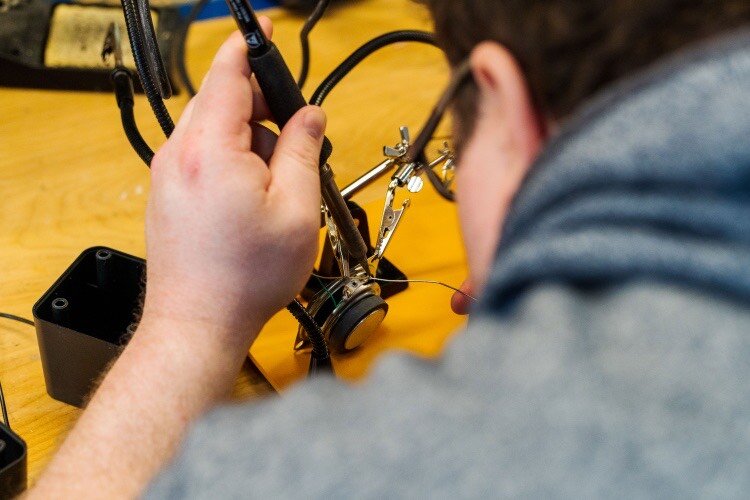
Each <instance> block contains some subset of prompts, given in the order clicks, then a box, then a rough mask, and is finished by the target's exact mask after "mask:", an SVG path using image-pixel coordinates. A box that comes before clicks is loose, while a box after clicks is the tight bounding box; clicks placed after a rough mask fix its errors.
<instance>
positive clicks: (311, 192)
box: [268, 106, 326, 206]
mask: <svg viewBox="0 0 750 500" xmlns="http://www.w3.org/2000/svg"><path fill="white" fill-rule="evenodd" d="M325 128H326V115H325V113H324V112H323V110H322V109H320V108H319V107H317V106H307V107H305V108H303V109H301V110H299V111H298V112H297V113H296V114H295V115H294V116H293V117H292V118H291V119H290V120H289V121H288V122H287V124H286V126H284V129H283V130H282V131H281V134H280V135H279V139H278V141H277V142H276V147H275V148H274V152H273V156H272V157H271V162H270V163H269V165H268V166H269V168H270V169H271V179H272V180H271V184H272V185H273V186H274V188H275V189H277V190H279V191H282V192H284V193H285V194H289V195H291V196H294V197H295V198H296V199H299V198H300V197H301V196H305V197H306V198H309V199H310V203H314V204H315V206H318V205H320V182H319V180H320V177H319V174H318V168H319V161H320V150H321V148H322V146H323V136H324V134H325Z"/></svg>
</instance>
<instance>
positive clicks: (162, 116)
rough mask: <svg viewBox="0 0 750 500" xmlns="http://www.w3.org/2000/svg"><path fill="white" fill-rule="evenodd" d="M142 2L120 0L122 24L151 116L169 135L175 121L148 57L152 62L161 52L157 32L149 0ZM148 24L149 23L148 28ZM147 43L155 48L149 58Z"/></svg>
mask: <svg viewBox="0 0 750 500" xmlns="http://www.w3.org/2000/svg"><path fill="white" fill-rule="evenodd" d="M143 2H144V3H143V4H140V3H136V1H135V0H122V10H123V14H124V15H125V25H126V26H127V30H128V38H130V47H131V48H132V50H133V58H134V59H135V65H136V68H137V69H138V76H139V77H140V80H141V86H142V87H143V92H144V93H145V94H146V98H147V99H148V102H149V104H150V105H151V109H152V110H153V111H154V116H156V119H157V121H158V122H159V126H160V127H161V129H162V131H163V132H164V135H166V136H167V137H169V136H170V135H172V132H173V131H174V121H173V120H172V116H171V115H170V114H169V110H167V107H166V106H165V105H164V97H168V95H166V96H165V95H163V93H164V90H165V89H164V85H163V83H164V82H163V78H162V76H160V75H158V74H153V71H157V72H158V68H159V67H158V66H156V67H154V65H153V64H149V60H151V61H152V62H153V61H155V60H160V59H161V56H160V55H159V54H158V46H157V45H156V43H155V38H156V36H155V35H154V34H153V24H152V23H151V9H150V8H149V6H148V0H143ZM144 10H145V18H144ZM143 19H148V22H147V23H146V24H147V26H142V20H143ZM148 26H150V29H149V28H148ZM146 30H148V32H147V31H146ZM146 40H148V41H146ZM147 46H148V47H149V48H151V49H152V50H156V51H157V52H156V53H155V54H153V53H152V56H151V58H150V59H149V56H148V55H147V54H148V52H147V50H148V49H147ZM159 62H161V61H159ZM162 69H163V66H162ZM157 79H158V81H160V82H161V83H162V85H161V88H158V87H157V84H156V82H157Z"/></svg>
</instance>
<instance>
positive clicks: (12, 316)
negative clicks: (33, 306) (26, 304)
mask: <svg viewBox="0 0 750 500" xmlns="http://www.w3.org/2000/svg"><path fill="white" fill-rule="evenodd" d="M0 318H5V319H9V320H11V321H18V322H19V323H23V324H25V325H29V326H35V325H34V322H33V321H31V320H30V319H26V318H22V317H21V316H16V315H15V314H8V313H4V312H0Z"/></svg>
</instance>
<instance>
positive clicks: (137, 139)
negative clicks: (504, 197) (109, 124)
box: [120, 106, 154, 167]
mask: <svg viewBox="0 0 750 500" xmlns="http://www.w3.org/2000/svg"><path fill="white" fill-rule="evenodd" d="M120 118H121V119H122V128H123V130H125V135H126V136H127V138H128V141H129V142H130V145H131V146H132V147H133V149H134V150H135V152H136V153H138V156H139V157H140V158H141V160H143V163H145V164H146V166H147V167H151V161H152V160H153V159H154V151H153V150H152V149H151V148H150V147H149V145H148V144H147V143H146V140H145V139H144V138H143V136H142V135H141V132H140V131H139V130H138V124H137V123H136V121H135V115H134V114H133V106H123V107H121V108H120Z"/></svg>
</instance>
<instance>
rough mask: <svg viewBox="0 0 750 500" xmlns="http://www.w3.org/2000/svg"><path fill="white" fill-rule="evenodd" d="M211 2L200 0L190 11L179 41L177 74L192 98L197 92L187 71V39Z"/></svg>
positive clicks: (176, 57) (176, 55)
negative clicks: (191, 29)
mask: <svg viewBox="0 0 750 500" xmlns="http://www.w3.org/2000/svg"><path fill="white" fill-rule="evenodd" d="M210 2H211V0H198V1H197V2H196V3H195V5H193V8H192V9H190V13H189V14H188V16H187V18H186V19H185V26H184V28H183V31H182V33H180V35H181V36H180V37H179V38H178V39H177V48H176V54H175V59H176V60H177V74H179V75H180V79H181V80H182V83H183V85H185V90H186V91H187V93H188V95H189V96H190V97H194V96H195V94H196V93H197V91H196V90H195V85H194V84H193V80H192V79H191V78H190V72H188V70H187V61H186V59H187V57H186V50H187V49H186V46H187V38H188V35H189V33H190V26H192V25H193V23H194V22H195V21H196V20H197V19H198V16H199V15H200V14H201V12H203V9H205V8H206V5H208V4H209V3H210Z"/></svg>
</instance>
